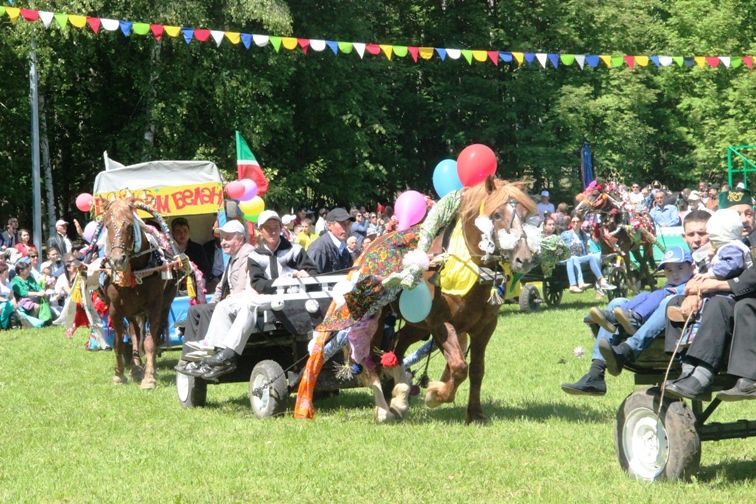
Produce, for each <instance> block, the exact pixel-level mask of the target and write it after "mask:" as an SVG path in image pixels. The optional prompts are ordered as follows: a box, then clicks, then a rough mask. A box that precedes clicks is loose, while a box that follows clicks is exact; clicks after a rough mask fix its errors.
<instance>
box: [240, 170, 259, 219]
mask: <svg viewBox="0 0 756 504" xmlns="http://www.w3.org/2000/svg"><path fill="white" fill-rule="evenodd" d="M239 182H241V183H242V184H244V193H243V194H242V195H241V197H240V198H239V199H240V200H242V201H248V200H251V199H252V198H254V197H255V196H257V184H255V181H254V180H252V179H248V178H245V179H241V180H240V181H239ZM260 211H261V212H262V210H260Z"/></svg>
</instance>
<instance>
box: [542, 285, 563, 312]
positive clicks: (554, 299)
mask: <svg viewBox="0 0 756 504" xmlns="http://www.w3.org/2000/svg"><path fill="white" fill-rule="evenodd" d="M562 294H563V291H562V289H560V288H559V286H558V285H557V284H556V283H554V282H552V281H550V280H544V281H543V296H544V299H545V300H546V304H547V305H549V306H559V303H561V302H562Z"/></svg>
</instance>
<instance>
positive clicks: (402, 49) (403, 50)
mask: <svg viewBox="0 0 756 504" xmlns="http://www.w3.org/2000/svg"><path fill="white" fill-rule="evenodd" d="M408 52H409V51H407V46H406V45H395V46H394V54H395V55H396V56H397V57H398V58H404V57H405V56H407V53H408Z"/></svg>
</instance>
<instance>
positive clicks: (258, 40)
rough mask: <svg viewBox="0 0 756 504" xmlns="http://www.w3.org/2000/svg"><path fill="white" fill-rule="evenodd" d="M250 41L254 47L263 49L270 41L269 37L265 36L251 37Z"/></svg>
mask: <svg viewBox="0 0 756 504" xmlns="http://www.w3.org/2000/svg"><path fill="white" fill-rule="evenodd" d="M252 40H253V41H254V42H255V45H256V46H257V47H265V46H266V45H268V42H269V41H270V37H268V36H267V35H254V34H253V35H252Z"/></svg>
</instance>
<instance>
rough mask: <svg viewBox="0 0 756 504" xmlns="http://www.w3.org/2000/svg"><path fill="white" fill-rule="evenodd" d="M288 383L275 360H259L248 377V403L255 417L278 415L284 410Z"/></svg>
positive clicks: (287, 397)
mask: <svg viewBox="0 0 756 504" xmlns="http://www.w3.org/2000/svg"><path fill="white" fill-rule="evenodd" d="M288 399H289V385H288V383H287V381H286V374H285V373H284V370H283V369H282V368H281V366H279V365H278V363H277V362H276V361H272V360H264V361H260V362H258V363H257V365H255V367H254V368H252V374H251V375H250V377H249V404H250V406H251V407H252V412H253V413H254V414H255V416H256V417H257V418H267V417H272V416H280V415H282V414H283V413H284V412H285V411H286V403H287V401H288Z"/></svg>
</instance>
